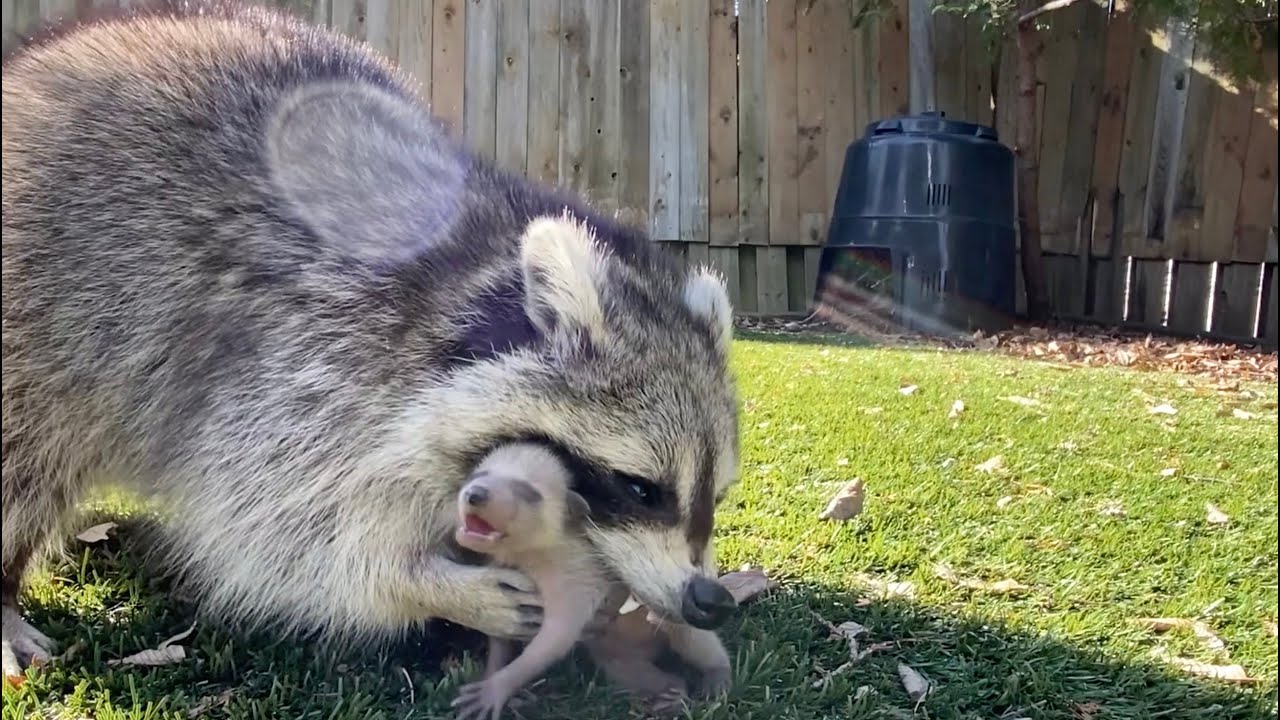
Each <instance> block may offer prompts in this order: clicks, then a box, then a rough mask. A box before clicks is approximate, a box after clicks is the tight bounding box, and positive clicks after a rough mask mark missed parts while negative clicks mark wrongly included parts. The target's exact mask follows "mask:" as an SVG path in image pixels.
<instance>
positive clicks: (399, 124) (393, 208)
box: [3, 2, 737, 672]
mask: <svg viewBox="0 0 1280 720" xmlns="http://www.w3.org/2000/svg"><path fill="white" fill-rule="evenodd" d="M175 5H178V6H181V7H177V9H173V8H170V9H169V10H168V11H166V12H161V13H156V14H139V15H137V16H134V17H132V18H123V19H117V20H104V21H102V22H98V23H94V24H89V25H86V26H84V27H82V28H79V29H72V30H66V31H65V32H63V33H62V34H61V35H59V36H56V37H51V38H50V39H48V40H46V41H44V42H42V43H39V44H36V45H33V46H31V47H30V48H28V49H26V50H23V51H22V52H21V53H19V54H18V55H16V56H14V57H12V58H10V59H8V60H7V61H6V64H5V68H4V87H3V217H4V220H3V223H4V226H3V316H4V328H3V360H4V380H3V500H4V510H5V522H4V529H3V560H4V580H5V597H4V604H5V610H6V612H5V617H4V638H5V642H4V647H5V670H6V672H9V671H10V670H11V669H12V663H11V660H10V656H11V655H13V654H15V653H19V654H27V655H30V656H38V655H40V652H37V651H32V650H31V648H32V647H35V646H39V645H40V640H39V638H37V637H36V635H35V634H33V633H34V632H35V631H34V629H33V628H31V627H30V626H29V625H26V624H25V622H23V621H21V619H20V618H19V617H18V615H17V613H16V612H13V610H14V608H15V607H16V605H15V603H16V592H17V591H16V588H17V581H18V579H20V577H21V575H22V573H23V572H24V571H25V569H26V567H25V566H26V565H27V558H29V557H30V556H31V554H32V553H33V552H34V551H36V550H38V549H39V548H40V547H41V546H42V545H43V544H44V543H46V542H48V541H50V539H52V538H56V537H57V536H58V533H59V532H60V530H61V529H62V528H61V524H62V523H64V522H65V520H66V518H67V517H68V514H69V512H70V511H71V510H72V509H73V507H74V506H75V503H76V502H77V501H78V500H79V499H80V498H82V497H84V495H85V493H86V492H88V491H90V490H92V489H94V488H97V487H101V486H104V485H108V484H121V485H126V486H129V487H132V488H134V489H136V490H139V491H141V492H142V493H143V494H145V495H146V496H148V497H150V498H152V499H154V500H156V501H159V502H160V503H161V504H162V506H163V507H165V508H167V509H168V510H169V511H170V512H171V514H172V515H173V516H174V517H175V519H176V520H177V521H176V522H175V523H173V525H172V532H170V533H169V535H168V543H167V547H166V550H167V556H168V557H169V558H170V559H172V561H173V562H174V563H175V564H177V565H178V566H179V567H180V568H182V569H183V570H184V574H185V577H186V578H187V579H188V580H189V581H191V582H192V583H194V584H195V586H196V589H197V590H198V591H199V595H200V596H201V597H202V598H203V599H204V602H205V609H206V610H209V611H211V612H215V613H218V614H219V615H220V616H221V617H223V618H224V619H231V618H237V619H241V620H245V621H251V622H268V621H269V622H272V623H274V624H276V625H277V626H278V627H279V628H280V629H281V630H285V631H288V630H308V631H309V630H320V631H324V632H325V633H327V634H328V635H330V636H335V637H336V636H352V635H356V636H359V635H364V636H382V635H386V634H389V633H395V632H398V631H400V630H402V629H404V628H407V627H409V626H412V625H414V624H416V623H419V622H422V621H424V620H426V619H428V618H432V617H439V618H445V619H448V620H452V621H454V622H457V623H460V624H462V625H466V626H469V627H472V628H475V629H477V630H480V631H482V632H485V633H487V634H490V635H495V636H499V637H509V638H518V639H527V638H528V637H530V636H531V635H532V633H533V632H534V631H535V630H536V627H537V622H538V619H537V613H536V610H537V608H538V607H539V600H538V598H537V595H536V593H535V592H534V591H533V588H532V587H531V584H530V583H529V582H528V578H527V577H525V576H523V575H522V574H520V573H518V572H514V571H510V570H505V569H502V568H497V567H480V566H467V565H462V564H459V563H457V562H455V561H454V560H452V559H451V557H450V555H449V554H448V552H447V549H446V539H447V538H448V536H449V534H450V531H451V529H452V522H453V518H454V513H453V501H454V497H455V494H456V492H457V491H458V489H459V488H460V487H461V485H462V483H463V482H464V480H465V478H466V477H467V474H468V471H469V470H470V468H471V466H472V465H473V464H474V462H475V460H476V459H477V458H478V457H479V456H480V455H481V454H483V453H484V452H485V451H487V450H488V449H489V448H492V447H494V446H496V445H497V444H499V443H501V442H505V441H509V440H512V439H520V438H529V437H536V438H539V439H542V440H546V441H550V442H551V443H553V444H554V445H555V447H557V448H559V449H560V451H561V452H563V453H564V454H565V457H566V458H568V459H570V460H571V462H572V463H574V468H575V475H576V482H577V483H578V484H577V486H576V487H575V488H574V489H575V490H576V491H577V492H579V493H580V494H581V495H582V497H583V498H585V499H586V502H587V504H588V505H589V507H590V510H591V517H590V522H589V523H587V535H588V539H589V540H590V541H591V543H592V545H593V547H594V548H595V550H596V551H597V552H598V553H599V554H600V556H601V558H602V559H603V560H604V561H605V562H606V563H607V564H608V565H610V566H611V568H612V569H613V570H614V571H615V572H617V573H618V574H619V576H620V577H622V578H623V579H624V580H625V581H626V582H627V583H628V584H629V585H630V586H631V587H632V589H633V590H634V592H635V593H636V595H637V597H638V598H640V599H641V601H643V602H644V603H645V604H646V605H647V606H649V607H650V608H651V609H653V610H654V612H655V613H658V614H660V615H664V616H666V617H668V618H671V619H677V618H678V616H679V613H680V593H681V591H682V588H683V585H684V583H685V582H686V581H687V580H688V578H689V577H691V576H693V575H694V574H695V573H699V572H703V573H714V565H713V564H711V563H710V561H709V558H710V557H711V553H712V548H711V543H710V531H711V513H712V506H713V502H712V498H717V497H719V496H720V495H721V494H722V493H723V491H724V489H725V488H726V487H727V486H729V485H730V484H732V483H733V482H734V481H735V480H736V475H737V411H736V399H735V393H734V387H733V382H732V379H731V377H730V375H729V371H728V369H727V355H728V337H729V325H728V317H729V309H728V300H727V298H726V296H725V294H724V288H723V284H722V283H721V282H720V281H719V279H718V278H716V277H714V276H713V275H711V274H708V273H705V272H693V273H690V272H686V271H684V270H683V269H681V268H680V267H678V266H677V265H676V264H675V263H674V262H673V261H672V260H671V259H670V258H669V257H668V256H666V255H665V254H663V253H662V252H661V251H659V250H657V249H655V247H654V246H653V245H652V244H651V243H650V242H649V241H648V240H647V239H646V238H645V237H644V235H643V233H641V232H639V231H636V230H634V229H631V228H628V227H624V226H622V225H619V224H617V223H615V222H613V221H611V220H609V219H607V218H604V217H601V216H600V215H597V214H595V213H593V212H592V211H591V210H589V209H588V208H587V207H585V206H584V205H582V204H581V203H580V202H579V201H578V200H576V199H574V198H569V197H565V196H561V195H558V194H556V193H554V192H552V191H550V190H548V189H545V188H541V187H538V186H536V185H533V184H531V183H530V182H528V181H526V180H524V179H523V178H519V177H515V176H512V175H508V174H505V173H502V172H498V171H496V170H494V169H493V168H491V167H490V166H489V165H487V164H485V163H484V162H482V161H480V160H478V159H476V158H475V157H474V156H473V155H471V154H470V153H468V152H467V151H466V150H465V149H464V148H462V147H461V146H459V145H458V144H457V143H456V142H455V141H453V140H452V139H451V138H450V137H448V136H446V135H445V134H444V132H443V131H442V130H441V129H440V126H439V125H438V123H436V122H435V121H434V120H433V119H432V118H431V117H430V116H429V114H428V113H427V111H426V110H425V104H424V103H423V101H422V100H421V98H420V97H419V95H418V92H417V86H416V85H415V83H414V82H413V81H412V80H411V79H410V78H409V77H408V76H407V75H405V74H404V73H402V72H401V71H400V70H398V69H396V68H395V67H393V66H392V65H391V64H389V63H388V62H387V61H386V60H384V59H383V58H381V57H380V56H378V55H376V54H375V53H373V51H372V50H370V49H368V48H367V47H365V46H362V45H357V44H355V43H353V42H351V41H349V40H346V39H344V38H343V37H342V36H340V35H337V34H335V33H331V32H328V31H326V30H322V29H317V28H313V27H310V26H308V25H306V24H303V23H300V22H298V21H295V20H292V19H290V18H288V17H287V16H285V15H282V14H277V13H275V12H274V11H268V10H266V9H261V8H258V9H252V10H238V9H236V7H235V6H234V5H233V4H217V6H216V7H214V6H210V7H207V8H206V7H202V4H201V3H195V2H192V3H176V4H175ZM286 119H287V122H286ZM540 218H541V220H540ZM531 608H532V610H531ZM699 632H702V631H699ZM712 637H714V636H712ZM713 644H714V645H715V646H716V647H717V648H719V647H720V646H719V644H718V641H714V642H713ZM719 651H720V652H721V653H723V648H720V650H719Z"/></svg>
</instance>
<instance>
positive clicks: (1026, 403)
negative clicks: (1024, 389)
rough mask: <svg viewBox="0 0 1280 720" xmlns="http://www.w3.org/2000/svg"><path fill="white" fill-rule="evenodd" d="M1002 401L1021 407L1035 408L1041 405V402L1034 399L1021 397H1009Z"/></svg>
mask: <svg viewBox="0 0 1280 720" xmlns="http://www.w3.org/2000/svg"><path fill="white" fill-rule="evenodd" d="M1002 399H1003V400H1007V401H1009V402H1011V403H1013V404H1014V405H1021V406H1022V407H1036V406H1037V405H1040V404H1041V402H1040V401H1039V400H1036V399H1035V398H1029V397H1022V396H1021V395H1010V396H1008V397H1006V398H1002Z"/></svg>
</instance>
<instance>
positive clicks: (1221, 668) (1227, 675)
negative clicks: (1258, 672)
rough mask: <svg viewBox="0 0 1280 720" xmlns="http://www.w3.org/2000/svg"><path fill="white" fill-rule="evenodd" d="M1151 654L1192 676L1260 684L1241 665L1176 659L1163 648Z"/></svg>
mask: <svg viewBox="0 0 1280 720" xmlns="http://www.w3.org/2000/svg"><path fill="white" fill-rule="evenodd" d="M1151 654H1152V655H1154V656H1155V657H1157V658H1160V659H1162V660H1164V661H1165V662H1168V663H1169V664H1170V665H1173V666H1174V667H1176V668H1178V669H1179V670H1182V671H1183V672H1186V673H1190V674H1192V675H1198V676H1200V677H1205V678H1212V679H1214V680H1224V681H1226V682H1233V683H1240V684H1242V685H1252V684H1254V683H1257V682H1259V679H1258V678H1254V677H1249V673H1248V672H1246V671H1245V669H1244V667H1242V666H1240V665H1213V664H1210V663H1204V662H1200V661H1199V660H1192V659H1190V658H1184V657H1174V656H1171V655H1169V654H1168V653H1167V652H1166V651H1164V650H1163V649H1161V648H1156V649H1155V650H1153V651H1152V653H1151Z"/></svg>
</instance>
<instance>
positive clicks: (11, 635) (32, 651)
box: [3, 605, 57, 679]
mask: <svg viewBox="0 0 1280 720" xmlns="http://www.w3.org/2000/svg"><path fill="white" fill-rule="evenodd" d="M3 632H4V639H3V646H4V647H3V654H4V659H3V665H4V676H5V678H6V679H8V678H20V677H22V675H23V670H24V669H25V668H27V667H30V666H32V665H43V664H45V663H47V662H49V658H50V657H52V656H53V652H54V650H55V649H56V647H57V646H56V644H55V643H54V642H53V641H52V640H50V639H49V638H48V637H46V636H45V634H44V633H42V632H40V631H39V630H36V629H35V628H34V627H32V626H31V624H30V623H28V622H27V621H26V620H23V619H22V615H20V614H19V613H18V609H17V608H14V607H10V606H8V605H6V606H4V609H3Z"/></svg>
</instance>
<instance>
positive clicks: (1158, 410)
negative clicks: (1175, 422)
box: [1148, 403, 1178, 415]
mask: <svg viewBox="0 0 1280 720" xmlns="http://www.w3.org/2000/svg"><path fill="white" fill-rule="evenodd" d="M1148 412H1150V413H1151V414H1152V415H1177V414H1178V409H1177V408H1175V407H1174V406H1172V405H1170V404H1169V403H1162V404H1160V405H1156V406H1155V407H1153V408H1150V409H1149V410H1148Z"/></svg>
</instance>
